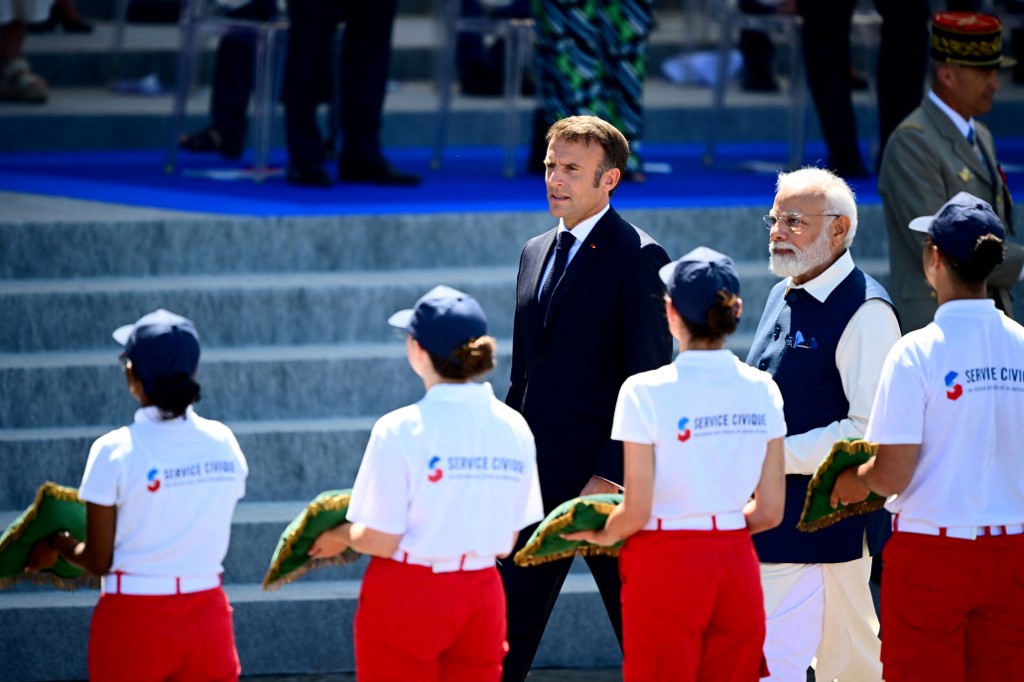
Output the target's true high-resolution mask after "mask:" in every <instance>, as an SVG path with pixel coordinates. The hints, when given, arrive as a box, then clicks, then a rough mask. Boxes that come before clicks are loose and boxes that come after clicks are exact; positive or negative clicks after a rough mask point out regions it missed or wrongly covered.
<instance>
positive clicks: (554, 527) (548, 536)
mask: <svg viewBox="0 0 1024 682" xmlns="http://www.w3.org/2000/svg"><path fill="white" fill-rule="evenodd" d="M620 504H622V494H621V493H607V494H603V495H584V496H583V497H577V498H574V499H571V500H569V501H567V502H563V503H562V504H560V505H558V506H557V507H555V508H554V509H553V510H551V513H550V514H548V515H547V517H546V518H545V519H544V520H543V521H541V523H540V525H539V526H537V530H535V531H533V535H531V536H530V540H529V541H528V542H527V543H526V545H525V546H524V547H523V548H522V549H521V550H519V551H518V552H516V555H515V562H516V564H517V565H519V566H536V565H537V564H545V563H547V562H549V561H556V560H558V559H567V558H569V557H572V556H573V555H575V554H576V552H579V553H580V554H583V555H585V556H595V555H601V554H603V555H607V556H618V554H619V548H620V547H622V543H621V542H619V543H617V544H615V545H612V546H611V547H601V546H600V545H594V544H591V543H589V542H583V541H580V540H566V539H565V538H563V537H562V534H563V533H573V532H575V531H578V530H598V529H600V528H604V524H605V521H607V520H608V515H609V514H611V513H612V510H613V509H615V507H617V506H618V505H620Z"/></svg>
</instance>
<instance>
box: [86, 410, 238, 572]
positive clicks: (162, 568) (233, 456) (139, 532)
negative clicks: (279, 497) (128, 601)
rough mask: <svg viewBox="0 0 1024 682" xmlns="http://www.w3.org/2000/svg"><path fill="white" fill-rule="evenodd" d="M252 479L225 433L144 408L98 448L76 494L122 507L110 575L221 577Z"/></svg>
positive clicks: (194, 418)
mask: <svg viewBox="0 0 1024 682" xmlns="http://www.w3.org/2000/svg"><path fill="white" fill-rule="evenodd" d="M248 473H249V467H248V465H247V464H246V461H245V456H244V455H243V454H242V450H241V449H240V448H239V447H238V442H237V441H236V440H235V436H234V434H232V433H231V430H230V429H229V428H228V427H226V426H224V425H223V424H221V423H220V422H216V421H213V420H210V419H203V418H202V417H200V416H199V415H197V414H196V413H195V412H194V411H193V410H192V408H191V407H189V408H188V410H187V411H186V412H185V414H184V415H183V416H182V417H181V418H178V419H172V420H162V419H160V417H159V412H158V410H157V408H156V407H144V408H142V409H139V410H137V411H136V412H135V423H134V424H132V425H131V426H125V427H122V428H120V429H115V430H114V431H111V432H110V433H107V434H106V435H103V436H101V437H100V438H98V439H97V440H96V442H95V443H93V445H92V449H91V450H90V451H89V461H88V462H87V463H86V465H85V474H84V475H83V477H82V485H81V487H80V488H79V489H78V496H79V497H81V498H82V499H83V500H85V501H86V502H92V503H93V504H99V505H103V506H106V507H110V506H116V507H117V530H116V533H115V536H114V561H113V564H112V565H111V567H110V572H111V573H114V572H115V571H121V572H124V573H129V574H134V575H146V576H165V577H166V576H198V575H211V574H214V573H221V572H222V571H223V567H222V565H221V562H223V561H224V555H225V554H227V551H228V539H229V537H230V534H231V518H232V516H233V514H234V511H235V504H236V503H237V502H238V500H239V499H240V498H241V497H242V496H243V495H245V478H246V476H247V475H248Z"/></svg>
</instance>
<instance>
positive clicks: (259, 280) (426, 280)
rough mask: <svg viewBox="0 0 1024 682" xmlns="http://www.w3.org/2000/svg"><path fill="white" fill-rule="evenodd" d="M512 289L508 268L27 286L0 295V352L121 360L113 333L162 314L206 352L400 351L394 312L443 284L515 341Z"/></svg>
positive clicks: (495, 332) (14, 285)
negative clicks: (176, 317) (380, 345)
mask: <svg viewBox="0 0 1024 682" xmlns="http://www.w3.org/2000/svg"><path fill="white" fill-rule="evenodd" d="M515 282H516V269H515V267H509V266H503V267H498V266H496V267H491V268H449V269H431V270H402V271H384V270H377V271H364V272H337V273H314V272H300V273H280V274H278V273H273V274H252V275H220V276H214V275H206V276H179V277H171V276H167V277H122V278H95V279H88V280H67V279H61V280H21V281H19V282H9V283H7V284H6V285H4V286H3V287H2V289H0V309H3V310H5V311H6V315H7V318H8V324H5V325H4V326H3V327H2V328H0V353H38V352H52V351H77V350H106V351H109V352H115V351H116V350H117V346H116V345H115V344H114V343H113V341H112V340H111V338H110V333H111V331H112V330H113V329H115V328H117V327H118V326H120V325H122V324H126V323H128V322H133V321H134V320H135V319H137V318H138V317H140V316H141V315H143V314H144V313H146V312H149V311H151V310H155V309H156V308H159V307H163V308H167V309H169V310H173V311H175V312H180V313H181V314H183V315H186V316H187V317H189V318H190V319H192V320H193V321H194V322H195V323H196V325H197V326H198V328H199V331H200V335H201V339H202V343H203V346H204V348H222V349H223V348H226V347H238V346H268V345H278V344H280V345H299V344H333V343H359V342H393V341H394V340H395V339H396V338H398V336H399V334H400V332H397V331H396V330H395V329H394V328H393V327H390V326H389V325H388V324H387V319H388V317H389V316H390V315H391V313H393V312H394V311H396V310H399V309H402V308H409V307H412V305H413V304H414V303H415V302H416V300H417V299H418V298H419V297H420V296H421V295H423V294H424V293H425V292H427V291H428V290H430V289H431V288H432V287H434V286H435V285H437V284H447V285H450V286H454V287H456V288H459V289H462V290H464V291H467V292H469V293H470V294H472V295H473V296H474V297H475V298H476V299H477V300H478V301H480V304H481V305H482V306H483V308H484V310H485V311H486V312H487V313H488V319H489V327H488V331H489V333H490V334H491V335H492V336H495V337H500V338H511V336H512V327H511V317H512V311H513V310H514V308H515ZM54 310H60V311H62V313H61V314H60V315H53V314H52V311H54Z"/></svg>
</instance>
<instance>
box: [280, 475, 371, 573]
mask: <svg viewBox="0 0 1024 682" xmlns="http://www.w3.org/2000/svg"><path fill="white" fill-rule="evenodd" d="M351 496H352V489H351V488H345V489H342V490H327V491H325V492H322V493H320V494H319V495H317V496H316V497H314V498H313V501H312V502H310V503H309V504H308V505H306V508H305V509H303V510H302V513H301V514H299V515H298V516H296V517H295V518H294V519H293V520H292V522H291V523H289V524H288V527H287V528H285V529H284V532H283V533H282V534H281V539H280V540H278V542H277V549H276V550H274V556H273V557H272V558H271V559H270V568H269V569H267V575H266V576H265V577H264V578H263V589H265V590H276V589H280V588H281V586H282V585H287V584H288V583H290V582H294V581H295V580H298V579H299V578H301V577H302V576H304V575H306V574H307V573H309V572H310V571H313V570H316V569H318V568H323V567H324V566H337V565H340V564H348V563H351V562H353V561H355V560H356V559H358V558H359V557H360V554H359V553H357V552H356V551H355V550H353V549H346V550H345V551H344V552H342V553H341V554H340V555H338V556H335V557H329V558H326V559H313V558H310V557H309V555H308V554H307V552H309V548H310V547H312V546H313V542H314V541H315V540H316V539H317V537H318V536H319V535H320V534H321V533H323V532H324V531H325V530H330V529H331V528H334V527H335V526H337V525H340V524H342V523H344V522H345V515H346V514H347V513H348V503H349V499H350V498H351Z"/></svg>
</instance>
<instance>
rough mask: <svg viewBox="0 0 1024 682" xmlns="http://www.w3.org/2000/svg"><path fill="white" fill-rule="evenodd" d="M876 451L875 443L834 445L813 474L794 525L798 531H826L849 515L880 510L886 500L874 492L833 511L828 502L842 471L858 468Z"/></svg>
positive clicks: (857, 439) (855, 441)
mask: <svg viewBox="0 0 1024 682" xmlns="http://www.w3.org/2000/svg"><path fill="white" fill-rule="evenodd" d="M877 452H878V444H877V443H871V442H869V441H866V440H862V439H859V438H851V439H848V440H841V441H838V442H837V443H836V444H835V445H833V446H832V450H831V451H830V452H829V453H828V457H826V458H825V459H824V461H822V463H821V464H819V465H818V470H817V471H815V472H814V476H813V477H812V478H811V482H810V484H808V486H807V497H806V498H805V500H804V510H803V513H801V514H800V521H799V522H798V523H797V524H796V527H797V529H798V530H802V531H806V532H809V533H811V532H814V531H816V530H821V529H822V528H828V527H829V526H832V525H835V524H837V523H839V522H840V521H842V520H843V519H847V518H849V517H851V516H857V515H859V514H867V513H868V512H873V511H875V510H876V509H881V508H882V506H883V505H884V504H885V498H884V497H882V496H881V495H877V494H875V493H869V494H868V496H867V498H865V499H864V500H862V501H861V502H855V503H854V504H849V505H844V504H840V505H839V506H838V507H836V508H835V509H833V508H832V504H831V501H830V499H831V497H832V490H833V489H834V488H835V485H836V477H837V476H839V474H840V473H842V472H843V471H844V470H845V469H849V468H850V467H855V466H860V465H861V464H863V463H864V462H866V461H868V460H869V459H871V458H872V457H874V456H875V454H876V453H877Z"/></svg>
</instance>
